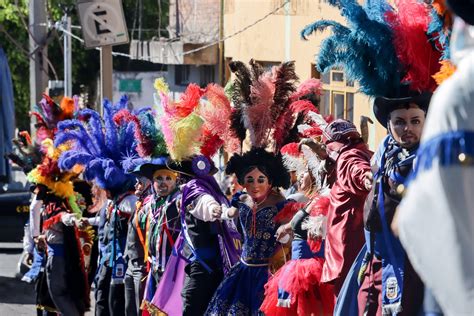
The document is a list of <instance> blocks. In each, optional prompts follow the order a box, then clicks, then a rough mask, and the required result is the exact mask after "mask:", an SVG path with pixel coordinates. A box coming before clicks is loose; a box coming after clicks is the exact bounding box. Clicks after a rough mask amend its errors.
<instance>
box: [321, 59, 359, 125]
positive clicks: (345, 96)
mask: <svg viewBox="0 0 474 316" xmlns="http://www.w3.org/2000/svg"><path fill="white" fill-rule="evenodd" d="M321 81H322V82H323V97H322V104H321V107H320V110H321V113H322V114H323V115H332V116H333V117H334V118H341V119H346V120H349V121H353V120H354V93H355V92H356V91H357V90H356V88H355V87H354V82H352V81H348V80H347V78H346V75H345V73H344V71H343V70H342V69H340V68H335V69H332V70H331V71H328V72H326V73H323V74H322V76H321Z"/></svg>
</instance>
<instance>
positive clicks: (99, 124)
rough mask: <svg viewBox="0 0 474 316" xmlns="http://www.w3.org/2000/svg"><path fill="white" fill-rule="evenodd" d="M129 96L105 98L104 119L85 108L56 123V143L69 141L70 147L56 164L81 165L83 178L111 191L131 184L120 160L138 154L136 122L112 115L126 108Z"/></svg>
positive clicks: (123, 188) (61, 165)
mask: <svg viewBox="0 0 474 316" xmlns="http://www.w3.org/2000/svg"><path fill="white" fill-rule="evenodd" d="M127 103H128V98H127V97H122V98H121V99H120V101H119V102H118V103H117V104H115V105H112V104H111V103H110V101H108V100H104V102H103V106H104V118H103V120H102V118H101V117H100V115H99V113H97V112H96V111H94V110H90V109H84V110H81V111H80V112H79V113H78V119H72V120H66V121H62V122H60V123H59V124H58V134H57V135H56V139H55V145H56V146H59V145H61V144H65V143H70V144H71V149H70V150H66V151H65V152H63V153H62V155H61V157H60V159H59V167H60V168H61V169H63V170H71V169H72V168H74V166H76V165H81V166H83V167H84V177H85V179H86V180H95V182H96V183H97V185H99V186H100V187H101V188H103V189H107V190H110V191H112V192H113V193H117V194H119V193H121V192H123V191H124V190H126V189H128V188H129V186H130V185H131V184H133V179H134V177H133V176H132V175H128V174H126V173H125V170H124V168H123V166H122V162H123V161H124V160H126V159H127V158H129V157H137V151H136V149H135V148H136V142H135V126H136V122H135V121H126V120H115V121H114V115H115V114H117V113H118V112H119V111H120V110H124V109H125V108H126V107H127Z"/></svg>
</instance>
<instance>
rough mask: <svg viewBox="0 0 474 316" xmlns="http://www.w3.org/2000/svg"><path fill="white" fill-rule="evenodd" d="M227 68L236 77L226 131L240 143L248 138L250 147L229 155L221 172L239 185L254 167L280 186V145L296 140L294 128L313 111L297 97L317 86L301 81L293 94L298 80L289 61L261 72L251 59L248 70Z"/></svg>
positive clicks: (239, 64)
mask: <svg viewBox="0 0 474 316" xmlns="http://www.w3.org/2000/svg"><path fill="white" fill-rule="evenodd" d="M230 69H231V70H232V72H234V73H235V77H236V78H235V80H234V83H233V89H232V101H233V104H234V109H233V111H232V114H231V117H230V118H231V129H232V132H233V133H234V135H235V136H236V137H237V138H238V139H239V140H240V141H241V142H243V141H244V139H245V138H246V137H247V133H248V135H249V139H250V144H251V146H252V147H251V149H250V151H249V152H247V153H244V154H242V155H234V156H233V157H232V158H231V159H230V161H229V163H228V166H227V169H226V172H227V173H236V174H237V177H238V178H240V180H239V181H242V177H243V176H244V175H245V172H246V171H247V170H248V169H249V167H251V166H258V167H261V170H265V172H266V173H267V174H266V175H267V176H268V177H269V179H270V180H271V181H272V184H273V185H274V186H276V187H278V186H282V187H284V186H286V185H287V184H288V180H289V178H288V173H287V172H286V170H285V168H284V165H283V162H282V157H281V153H280V150H281V149H282V147H283V146H284V145H285V144H288V143H291V142H297V141H298V140H299V138H300V133H299V130H298V125H300V124H302V123H304V122H305V120H306V114H307V113H308V112H311V111H317V109H316V107H315V105H314V104H313V103H312V102H311V101H309V100H305V99H304V98H303V97H304V96H305V95H307V94H310V93H316V94H317V93H319V89H320V85H319V82H317V81H312V82H307V83H306V84H305V85H304V86H303V87H301V89H300V90H297V87H296V81H297V80H298V77H297V76H296V73H295V66H294V63H293V62H286V63H283V64H281V65H279V66H276V67H273V68H272V69H271V70H270V71H264V69H263V68H262V66H260V65H259V64H258V63H256V62H255V61H253V60H251V61H250V67H247V66H246V65H245V64H244V63H242V62H239V61H236V62H231V63H230ZM266 150H268V151H266ZM262 157H263V158H264V159H263V158H262ZM277 175H278V176H277ZM278 177H281V178H282V181H279V180H278V179H277V178H278Z"/></svg>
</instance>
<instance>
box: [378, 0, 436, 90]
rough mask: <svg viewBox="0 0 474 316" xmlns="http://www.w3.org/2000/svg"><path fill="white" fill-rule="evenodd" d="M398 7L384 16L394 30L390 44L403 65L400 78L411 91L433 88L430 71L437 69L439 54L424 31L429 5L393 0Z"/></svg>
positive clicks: (427, 19) (427, 21) (432, 72)
mask: <svg viewBox="0 0 474 316" xmlns="http://www.w3.org/2000/svg"><path fill="white" fill-rule="evenodd" d="M396 4H397V8H398V11H388V12H387V13H386V19H387V21H388V23H389V24H390V26H391V28H392V29H393V32H394V39H393V42H394V46H395V50H396V53H397V56H398V59H399V60H400V62H401V63H402V64H403V66H404V68H405V76H404V78H403V82H408V83H410V88H411V89H412V90H415V91H434V89H436V82H435V81H434V79H433V78H432V75H433V74H435V73H436V72H438V71H439V68H440V65H439V62H438V61H439V59H440V57H441V54H440V52H438V51H437V50H436V49H435V48H434V47H433V46H432V45H431V43H430V42H429V40H428V37H427V35H426V32H427V30H428V24H429V22H430V16H429V9H428V7H427V6H425V5H424V4H423V3H421V2H420V3H419V2H416V1H413V0H398V1H396Z"/></svg>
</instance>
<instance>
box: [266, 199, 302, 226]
mask: <svg viewBox="0 0 474 316" xmlns="http://www.w3.org/2000/svg"><path fill="white" fill-rule="evenodd" d="M304 206H305V203H298V202H287V203H286V204H285V206H284V207H283V208H282V209H281V211H280V212H278V214H277V215H276V216H275V217H274V218H273V221H274V222H275V223H279V224H282V223H288V222H289V221H291V219H292V218H293V216H294V215H295V214H296V213H297V212H298V211H299V210H300V209H302V208H304Z"/></svg>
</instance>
